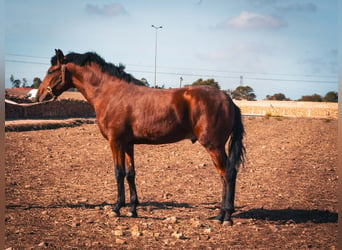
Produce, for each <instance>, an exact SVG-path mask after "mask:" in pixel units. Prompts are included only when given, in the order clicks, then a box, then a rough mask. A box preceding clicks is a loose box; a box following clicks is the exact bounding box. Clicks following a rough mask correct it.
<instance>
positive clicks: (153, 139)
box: [134, 126, 196, 144]
mask: <svg viewBox="0 0 342 250" xmlns="http://www.w3.org/2000/svg"><path fill="white" fill-rule="evenodd" d="M184 139H191V140H192V141H196V138H195V136H194V135H193V133H192V131H190V129H185V128H184V127H180V126H171V127H168V128H165V129H160V128H154V127H150V128H144V129H141V130H140V131H138V132H137V131H135V133H134V143H136V144H165V143H173V142H178V141H181V140H184Z"/></svg>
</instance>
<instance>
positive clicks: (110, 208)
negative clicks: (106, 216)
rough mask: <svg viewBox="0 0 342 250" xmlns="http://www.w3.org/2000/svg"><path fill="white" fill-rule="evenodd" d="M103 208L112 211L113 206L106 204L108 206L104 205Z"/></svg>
mask: <svg viewBox="0 0 342 250" xmlns="http://www.w3.org/2000/svg"><path fill="white" fill-rule="evenodd" d="M103 208H104V210H105V211H106V212H108V211H112V206H110V205H106V206H104V207H103Z"/></svg>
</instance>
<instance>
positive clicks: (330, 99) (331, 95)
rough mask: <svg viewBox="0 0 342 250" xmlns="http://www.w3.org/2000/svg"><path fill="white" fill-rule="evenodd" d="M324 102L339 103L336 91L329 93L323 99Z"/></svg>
mask: <svg viewBox="0 0 342 250" xmlns="http://www.w3.org/2000/svg"><path fill="white" fill-rule="evenodd" d="M323 101H324V102H338V93H337V92H335V91H329V92H328V93H326V94H325V96H324V98H323Z"/></svg>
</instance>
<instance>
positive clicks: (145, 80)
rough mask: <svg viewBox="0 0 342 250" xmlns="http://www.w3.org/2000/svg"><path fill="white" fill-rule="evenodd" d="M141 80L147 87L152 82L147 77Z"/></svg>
mask: <svg viewBox="0 0 342 250" xmlns="http://www.w3.org/2000/svg"><path fill="white" fill-rule="evenodd" d="M140 81H141V82H142V83H143V84H144V85H145V86H146V87H150V84H149V83H148V81H147V79H146V78H144V77H143V78H141V79H140Z"/></svg>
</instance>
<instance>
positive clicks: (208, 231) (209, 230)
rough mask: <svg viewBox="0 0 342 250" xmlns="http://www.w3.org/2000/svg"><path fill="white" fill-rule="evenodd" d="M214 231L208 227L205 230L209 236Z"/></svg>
mask: <svg viewBox="0 0 342 250" xmlns="http://www.w3.org/2000/svg"><path fill="white" fill-rule="evenodd" d="M212 231H213V229H212V228H211V227H208V228H206V229H204V233H206V234H209V233H211V232H212Z"/></svg>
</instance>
